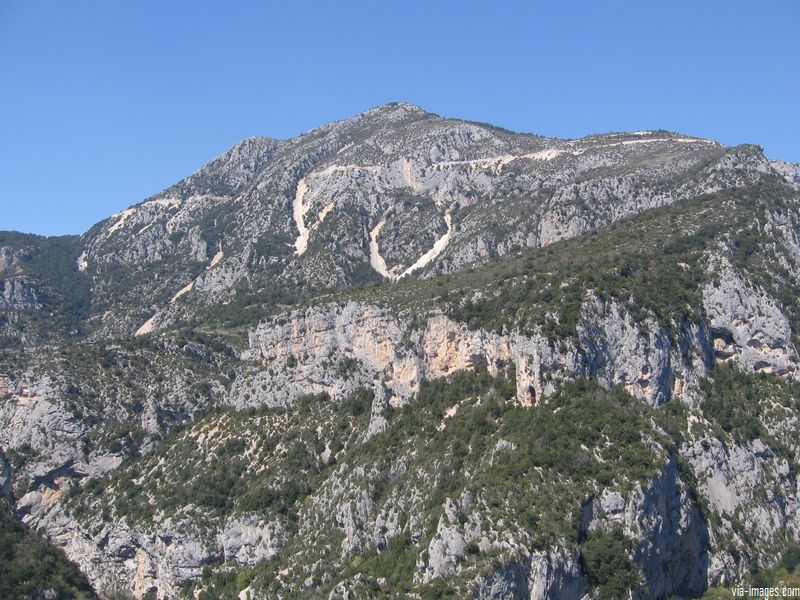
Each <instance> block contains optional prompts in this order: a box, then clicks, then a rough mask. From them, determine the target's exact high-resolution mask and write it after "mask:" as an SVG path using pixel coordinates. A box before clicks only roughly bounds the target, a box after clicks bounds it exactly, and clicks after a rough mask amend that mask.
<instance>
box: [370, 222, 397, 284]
mask: <svg viewBox="0 0 800 600" xmlns="http://www.w3.org/2000/svg"><path fill="white" fill-rule="evenodd" d="M384 225H386V219H383V220H382V221H381V222H380V223H378V224H377V225H375V228H374V229H373V230H372V231H370V232H369V264H370V265H371V266H372V268H373V269H375V270H376V271H377V272H378V273H379V274H380V275H383V276H384V277H386V278H387V279H391V280H392V281H394V278H393V277H394V276H393V275H392V274H391V273H390V272H389V269H387V268H386V261H385V260H384V259H383V257H382V256H381V253H380V249H379V248H378V234H379V233H380V232H381V229H382V228H383V226H384Z"/></svg>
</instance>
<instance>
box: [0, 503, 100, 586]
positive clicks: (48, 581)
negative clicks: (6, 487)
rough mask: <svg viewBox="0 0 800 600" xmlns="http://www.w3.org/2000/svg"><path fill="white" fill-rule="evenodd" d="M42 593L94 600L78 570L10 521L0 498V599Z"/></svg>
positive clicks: (13, 521) (12, 517) (43, 541)
mask: <svg viewBox="0 0 800 600" xmlns="http://www.w3.org/2000/svg"><path fill="white" fill-rule="evenodd" d="M45 590H52V593H53V594H58V596H57V597H58V598H64V599H65V600H66V599H76V600H88V599H89V598H96V597H97V596H96V595H95V593H94V591H93V590H92V587H91V586H90V585H89V583H88V582H87V581H86V578H85V577H84V576H83V575H82V574H81V572H80V571H79V570H78V567H76V566H75V565H74V564H72V563H71V562H70V561H69V560H67V558H66V557H65V556H64V553H63V552H61V550H59V549H58V548H56V547H55V546H53V545H52V544H50V543H48V542H47V541H46V540H45V539H43V538H42V537H41V536H39V535H38V534H36V533H34V532H32V531H30V530H29V529H28V528H27V527H25V526H24V525H22V524H21V523H20V522H19V521H18V520H17V519H16V518H14V516H13V515H12V514H11V511H10V510H9V508H8V505H7V504H6V502H5V500H4V499H2V498H0V598H4V599H5V600H23V599H25V598H39V597H42V598H44V597H45V595H44V594H45V593H46V592H45ZM47 597H51V596H47ZM52 597H56V596H52Z"/></svg>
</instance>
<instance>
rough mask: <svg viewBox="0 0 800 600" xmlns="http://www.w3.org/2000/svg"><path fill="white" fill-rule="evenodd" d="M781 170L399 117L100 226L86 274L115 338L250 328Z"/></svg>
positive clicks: (244, 154) (650, 143)
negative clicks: (201, 325) (325, 297)
mask: <svg viewBox="0 0 800 600" xmlns="http://www.w3.org/2000/svg"><path fill="white" fill-rule="evenodd" d="M770 170H771V167H770V165H769V163H768V162H767V161H766V159H764V158H763V155H762V154H761V153H760V150H759V149H757V148H755V147H742V148H737V149H732V150H727V149H725V148H723V147H721V146H720V145H719V144H716V143H714V142H711V141H709V140H702V139H698V138H690V137H685V136H681V135H677V134H670V133H667V132H638V133H636V134H609V135H603V136H592V137H589V138H584V139H582V140H574V141H563V140H555V139H546V138H541V137H537V136H532V135H523V134H516V133H512V132H508V131H505V130H499V129H496V128H492V127H489V126H485V125H480V124H475V123H467V122H463V121H456V120H450V119H442V118H439V117H437V116H435V115H432V114H429V113H425V112H424V111H422V110H421V109H419V108H418V107H415V106H412V105H407V104H397V105H388V106H384V107H379V108H376V109H373V110H371V111H367V112H366V113H363V114H361V115H358V116H357V117H354V118H352V119H349V120H346V121H341V122H338V123H334V124H331V125H326V126H324V127H321V128H319V129H316V130H313V131H311V132H309V133H307V134H304V135H302V136H299V137H297V138H293V139H290V140H285V141H275V140H269V139H266V138H254V139H250V140H245V141H244V142H242V143H240V144H238V145H237V146H236V147H234V148H233V149H232V150H230V151H229V152H227V153H226V154H224V155H223V156H221V157H219V158H218V159H215V160H214V161H212V162H211V163H209V164H208V165H206V166H205V167H203V168H202V169H200V171H198V172H197V173H196V174H195V175H193V176H191V177H189V178H188V179H186V180H184V181H183V182H181V183H179V184H177V185H176V186H174V187H172V188H169V189H167V190H165V191H164V192H162V193H161V194H159V195H157V196H154V197H153V198H150V199H148V200H146V201H144V202H143V203H141V204H139V205H136V206H134V207H131V208H130V209H128V210H126V211H123V212H122V213H119V214H118V215H114V216H113V217H111V218H110V219H109V220H108V221H106V222H104V223H101V224H99V225H98V226H97V227H95V228H93V229H92V230H91V231H90V232H89V233H87V234H86V235H85V236H84V237H83V247H84V250H83V251H82V253H81V256H80V258H79V260H78V264H79V268H80V269H82V272H84V273H86V274H88V275H90V276H91V278H92V280H93V281H94V282H95V283H94V286H93V292H94V295H95V302H96V308H97V310H98V312H99V311H100V310H101V309H102V310H110V311H111V312H110V313H109V314H108V315H106V317H105V318H104V319H102V324H101V325H100V331H102V332H108V333H114V332H116V333H131V332H134V331H139V332H140V333H145V332H147V331H150V330H151V327H152V328H155V329H158V328H159V327H166V326H168V325H169V324H170V323H174V322H176V321H181V320H186V319H187V318H188V319H193V318H195V319H196V318H199V319H204V318H207V317H208V316H212V317H213V318H216V319H217V320H221V321H223V322H228V323H238V322H243V321H248V320H251V321H252V320H253V319H254V318H257V317H258V315H259V314H263V313H264V311H269V310H274V307H275V305H276V304H287V303H289V304H291V303H293V302H296V301H298V300H302V299H303V298H308V297H310V296H313V294H314V293H316V292H319V291H322V290H329V289H334V288H339V287H342V286H348V285H353V284H359V283H365V282H373V281H375V282H377V281H381V280H390V281H392V280H396V279H399V278H400V277H402V276H404V275H406V276H413V277H430V276H431V275H433V274H435V273H443V272H444V273H448V272H454V271H458V270H461V269H463V268H465V267H467V266H470V265H474V264H480V263H485V262H487V261H491V260H493V259H495V258H497V257H499V256H503V255H505V254H507V253H508V252H509V251H510V250H511V249H512V248H522V247H538V246H540V245H546V244H548V243H551V242H553V241H555V240H558V239H561V238H564V237H570V236H574V235H576V234H578V233H581V232H584V231H587V230H591V229H594V228H597V227H601V226H605V225H607V224H609V223H612V222H614V221H617V220H619V219H621V218H624V217H626V216H629V215H632V214H636V213H638V212H641V211H642V210H645V209H648V208H652V207H655V206H660V205H664V204H669V203H671V202H674V201H675V200H677V199H679V198H682V197H687V196H695V195H697V194H699V193H703V192H710V191H715V190H719V189H725V188H731V187H737V186H742V185H747V184H748V183H752V182H753V181H754V180H755V178H757V177H758V175H759V174H760V173H764V172H767V171H770ZM154 316H155V318H153V319H152V320H150V321H148V320H149V319H151V317H154ZM145 322H148V325H147V327H145V328H144V329H141V330H140V328H141V327H142V325H143V324H144V323H145Z"/></svg>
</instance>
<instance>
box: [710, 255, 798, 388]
mask: <svg viewBox="0 0 800 600" xmlns="http://www.w3.org/2000/svg"><path fill="white" fill-rule="evenodd" d="M712 268H715V272H716V273H717V275H716V276H717V278H718V279H717V282H712V283H710V284H709V285H707V286H706V288H705V289H704V290H703V304H704V307H705V310H706V313H707V314H708V316H709V322H710V325H711V332H712V335H713V337H714V354H715V356H716V357H717V358H718V359H721V360H734V361H736V362H737V363H738V364H739V365H740V367H741V368H742V369H744V370H746V371H749V372H751V373H752V372H763V373H775V374H778V375H789V376H790V377H792V378H797V377H798V372H797V365H798V362H797V361H798V357H797V349H796V348H795V347H794V343H793V342H792V330H791V327H790V326H789V321H788V319H787V318H786V316H785V315H784V314H783V312H782V311H781V309H780V308H779V306H778V304H777V302H776V301H775V300H774V299H773V298H771V297H770V296H769V295H768V294H767V293H765V292H764V291H763V290H759V289H757V288H755V287H754V286H752V285H751V284H749V283H748V282H746V281H744V280H743V279H742V278H741V276H740V275H738V274H737V273H736V271H735V270H734V269H733V268H732V266H731V264H730V262H729V261H728V260H727V259H725V258H724V256H723V257H719V258H718V259H717V261H716V264H715V265H714V266H713V267H712Z"/></svg>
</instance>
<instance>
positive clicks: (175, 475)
mask: <svg viewBox="0 0 800 600" xmlns="http://www.w3.org/2000/svg"><path fill="white" fill-rule="evenodd" d="M795 166H796V165H795ZM795 166H793V165H790V164H787V163H780V162H777V161H767V160H766V159H765V158H764V156H763V154H762V152H761V150H760V148H758V147H756V146H740V147H737V148H724V147H722V146H720V145H719V144H716V143H714V142H711V141H709V140H702V139H697V138H690V137H686V136H681V135H678V134H673V133H667V132H635V133H630V134H607V135H599V136H591V137H588V138H584V139H581V140H557V139H547V138H541V137H537V136H531V135H521V134H515V133H513V132H508V131H504V130H499V129H496V128H492V127H490V126H485V125H480V124H474V123H466V122H462V121H457V120H451V119H442V118H440V117H438V116H435V115H431V114H428V113H425V112H424V111H422V110H421V109H419V108H417V107H414V106H412V105H407V104H396V105H388V106H385V107H379V108H377V109H374V110H372V111H368V112H366V113H363V114H361V115H359V116H357V117H354V118H353V119H349V120H346V121H342V122H338V123H333V124H330V125H326V126H323V127H321V128H319V129H315V130H313V131H310V132H308V133H307V134H304V135H302V136H299V137H297V138H294V139H291V140H282V141H279V140H272V139H268V138H251V139H248V140H245V141H243V142H241V143H240V144H238V145H237V146H235V147H234V148H233V149H231V150H230V151H229V152H227V153H225V154H224V155H222V156H220V157H219V158H217V159H215V160H214V161H212V162H211V163H209V164H208V165H206V166H204V167H203V168H201V169H200V170H199V171H198V172H197V173H195V174H194V175H192V176H190V177H189V178H187V179H185V180H184V181H182V182H180V183H178V184H177V185H175V186H173V187H171V188H169V189H167V190H165V191H164V192H162V193H160V194H158V195H156V196H153V197H152V198H149V199H147V200H145V201H143V202H142V203H140V204H138V205H136V206H133V207H131V208H129V209H127V210H125V211H123V212H121V213H119V214H117V215H113V216H112V217H110V218H109V219H107V220H106V221H104V222H102V223H99V224H98V225H96V226H95V227H93V228H92V229H91V230H90V231H89V232H87V233H86V234H84V235H83V236H81V238H80V239H77V238H54V239H45V238H37V237H36V236H24V235H21V234H13V233H11V234H2V235H0V280H2V286H0V290H2V294H0V309H2V311H3V314H2V315H0V342H2V343H0V353H2V354H0V356H1V357H2V363H0V488H1V489H2V494H3V496H4V497H5V498H7V499H8V501H9V502H11V503H13V505H14V509H15V511H16V517H17V518H19V519H21V520H23V521H24V522H25V523H27V524H28V525H30V526H31V527H33V528H36V529H38V530H40V531H41V532H43V533H44V534H45V535H46V536H47V537H48V538H49V540H50V541H51V542H52V543H54V544H56V545H58V546H59V547H61V548H63V549H64V551H65V552H66V554H67V556H68V557H69V558H70V559H72V560H73V561H75V562H76V563H77V564H78V565H79V566H80V568H81V569H82V570H83V572H84V573H85V574H86V575H87V577H88V578H89V579H90V581H91V582H92V583H93V585H94V586H95V588H96V589H97V590H98V591H99V592H100V593H101V594H105V595H109V594H111V593H113V592H115V591H116V592H124V593H130V594H132V595H133V596H134V597H136V598H143V597H152V596H153V595H155V596H156V597H158V598H172V597H177V596H179V595H180V594H192V593H194V594H199V593H201V592H202V591H205V592H206V593H207V594H211V595H212V596H218V597H234V596H238V595H239V594H240V592H241V593H242V594H245V595H246V596H248V597H252V598H275V597H278V598H299V597H329V598H353V597H372V596H374V595H376V594H383V595H388V596H389V597H408V596H410V595H414V594H417V595H418V596H420V597H428V596H436V595H437V594H438V595H441V594H443V593H445V592H449V593H453V594H456V596H457V597H473V598H520V599H522V598H536V599H545V598H547V599H554V598H582V597H584V596H585V595H586V594H589V596H590V597H593V595H597V594H611V595H613V594H615V593H623V592H624V593H627V591H632V592H633V595H634V597H637V598H659V597H666V596H669V595H679V596H683V597H686V596H695V595H698V594H701V593H702V592H703V591H704V590H705V589H706V588H707V587H708V586H711V585H717V584H731V583H736V582H739V581H741V580H740V577H741V574H742V573H744V572H747V571H748V570H749V569H753V568H764V567H768V566H771V565H773V564H774V563H775V562H776V561H777V560H778V558H779V557H780V555H781V554H782V553H785V552H787V549H791V548H793V547H795V545H796V544H799V543H800V539H798V537H797V532H798V531H800V504H799V503H798V497H799V496H800V488H798V482H797V465H798V464H800V446H799V445H798V442H797V439H798V437H797V427H798V422H799V421H798V419H800V405H798V404H797V398H798V397H800V390H799V389H798V385H800V384H798V382H797V379H798V377H799V375H798V360H799V358H798V352H797V343H798V338H797V332H798V327H800V305H798V303H797V297H798V294H800V288H798V284H797V280H798V277H799V276H800V242H799V241H798V240H800V237H799V236H800V233H798V231H800V228H799V226H798V224H800V196H798V194H797V189H798V188H797V186H796V185H795V184H796V181H795V178H793V174H794V173H795V171H796V169H795V168H794V167H795ZM601 547H603V548H607V549H608V552H612V553H616V554H613V556H612V557H611V558H612V559H613V560H614V561H615V564H618V565H620V568H621V569H623V571H624V572H625V576H624V577H621V578H617V579H615V580H613V581H612V580H609V579H608V578H607V577H605V575H604V573H603V570H602V569H600V568H598V564H599V563H598V561H599V560H600V559H601V558H602V557H601V556H599V555H598V554H597V549H598V548H601ZM609 556H611V555H609ZM606 558H608V557H606ZM609 560H610V559H609ZM614 586H617V587H614ZM619 586H622V587H625V586H627V587H626V589H622V588H619V589H617V588H618V587H619ZM234 588H235V589H234Z"/></svg>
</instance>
